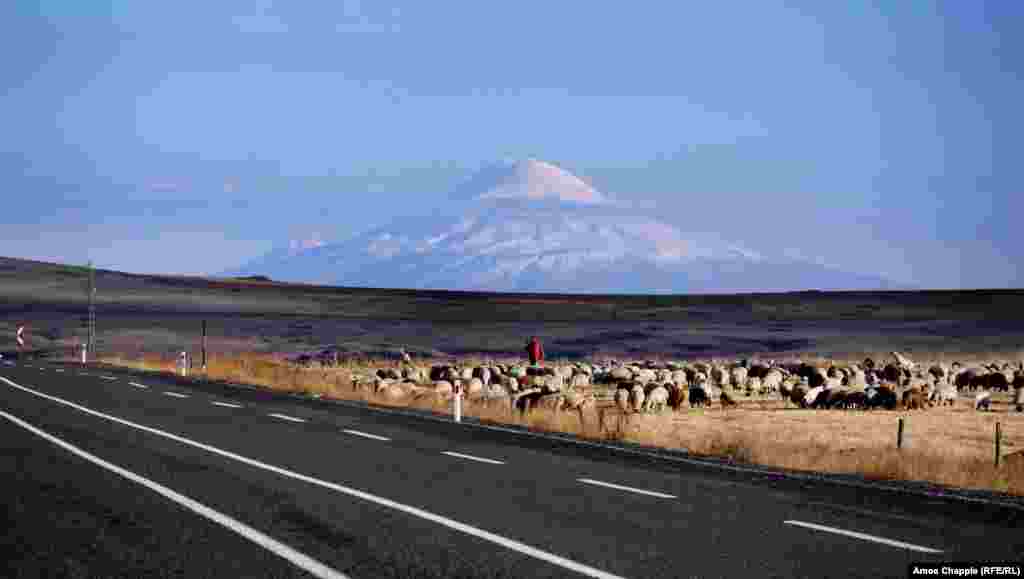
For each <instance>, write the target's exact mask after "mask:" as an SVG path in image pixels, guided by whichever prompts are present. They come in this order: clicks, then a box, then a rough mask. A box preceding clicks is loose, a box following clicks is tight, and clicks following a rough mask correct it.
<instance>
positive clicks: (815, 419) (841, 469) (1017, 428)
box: [102, 354, 1024, 495]
mask: <svg viewBox="0 0 1024 579" xmlns="http://www.w3.org/2000/svg"><path fill="white" fill-rule="evenodd" d="M102 362H104V363H107V364H111V365H115V366H120V367H129V368H135V369H140V370H147V371H159V372H167V373H173V372H174V363H175V361H174V359H173V358H172V357H169V356H165V357H161V356H154V355H149V356H144V357H139V358H126V357H118V356H111V357H107V358H104V359H103V360H102ZM467 362H468V361H467ZM387 365H392V366H393V365H394V364H389V363H386V362H379V361H378V362H371V361H366V360H349V361H347V362H343V363H342V365H341V366H340V367H336V368H316V369H313V368H301V367H297V366H295V365H292V364H288V363H286V362H285V361H283V360H282V359H281V358H280V357H274V356H270V355H265V354H243V355H233V356H225V357H219V358H216V359H213V360H211V363H210V364H209V366H208V372H207V378H209V379H211V380H224V381H229V382H239V383H247V384H255V385H261V386H264V387H267V388H270V389H273V390H276V391H283V392H291V393H304V394H310V395H318V396H322V397H327V398H335V399H341V400H360V401H365V402H370V403H373V404H378V405H383V406H392V407H412V408H419V409H423V410H431V411H435V412H441V413H450V412H451V402H449V401H445V400H437V399H433V398H424V399H420V400H412V399H399V400H393V399H386V398H383V397H381V396H377V395H374V394H373V393H371V392H368V391H366V390H356V389H354V388H353V386H352V376H353V374H354V373H362V374H365V373H367V371H368V370H371V369H376V368H379V367H383V366H387ZM739 400H740V405H739V407H737V408H730V409H722V408H721V407H718V406H717V405H714V406H712V407H711V408H708V409H701V408H697V409H686V410H682V411H679V412H671V411H670V412H666V413H663V414H660V415H648V414H632V415H622V414H621V413H620V412H619V411H618V410H617V409H616V408H615V407H614V406H613V405H611V404H609V403H600V404H599V405H598V407H597V408H596V409H595V411H594V412H592V413H589V414H585V415H584V417H583V422H582V423H581V421H580V416H579V415H578V414H577V413H573V412H562V413H553V412H550V411H545V410H539V409H538V410H534V411H532V412H531V413H530V414H529V415H527V416H525V417H524V416H521V415H520V414H519V413H515V412H512V411H511V408H510V407H508V406H506V405H505V404H501V405H497V406H496V405H495V404H494V403H478V402H474V401H472V400H467V401H465V403H464V410H463V412H464V414H465V415H466V416H472V417H475V418H479V419H481V420H486V421H490V422H494V423H499V424H515V425H520V426H526V427H529V428H532V429H537V430H542V431H550V432H562V433H569V434H574V435H578V436H582V437H585V438H589V439H592V440H617V441H628V442H635V443H640V444H646V445H651V446H657V447H663V448H672V449H685V450H687V451H688V452H690V453H693V454H697V455H705V456H713V457H725V458H729V459H731V460H734V461H737V462H743V463H750V464H759V465H765V466H773V467H781V468H785V469H792V470H800V471H813V472H829V473H845V474H855V475H861V476H864V477H866V478H868V479H874V480H909V481H924V482H931V483H938V484H941V485H946V486H951V487H959V488H968V489H979V490H990V491H999V492H1010V493H1013V494H1019V495H1024V480H1020V479H1019V477H1016V476H1010V473H1009V472H1008V470H1007V467H1006V465H1005V461H1003V462H1004V464H1002V465H1001V466H1000V467H999V468H997V467H996V466H995V424H996V422H999V423H1000V427H1001V454H1002V455H1003V456H1005V455H1007V454H1010V453H1013V452H1017V451H1020V450H1024V414H1021V413H1017V412H1010V410H1011V409H1010V407H1009V404H1008V403H1007V402H1008V395H1005V394H1004V395H997V396H996V403H995V404H994V405H993V409H994V411H993V412H977V411H975V410H974V409H973V408H972V407H971V403H970V401H968V400H966V399H965V400H961V401H960V402H959V406H956V407H953V408H937V407H936V408H931V409H928V410H919V411H911V412H905V411H884V410H875V411H850V410H802V409H797V408H794V407H792V406H791V405H788V404H785V403H783V402H782V401H781V400H780V399H779V398H778V397H774V396H768V397H762V398H756V397H755V398H749V399H748V398H744V397H740V398H739ZM900 417H902V418H903V419H904V432H903V440H902V447H901V448H899V449H898V448H897V447H896V438H897V424H898V419H899V418H900Z"/></svg>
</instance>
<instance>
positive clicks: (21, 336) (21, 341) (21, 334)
mask: <svg viewBox="0 0 1024 579" xmlns="http://www.w3.org/2000/svg"><path fill="white" fill-rule="evenodd" d="M15 336H16V337H17V339H18V360H21V352H22V350H23V349H24V348H25V324H18V331H17V333H16V334H15Z"/></svg>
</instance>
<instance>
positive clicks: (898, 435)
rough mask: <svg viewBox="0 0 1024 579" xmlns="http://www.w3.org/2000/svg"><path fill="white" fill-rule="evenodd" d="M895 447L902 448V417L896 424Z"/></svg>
mask: <svg viewBox="0 0 1024 579" xmlns="http://www.w3.org/2000/svg"><path fill="white" fill-rule="evenodd" d="M896 448H903V417H902V416H901V417H900V419H899V423H898V426H897V427H896Z"/></svg>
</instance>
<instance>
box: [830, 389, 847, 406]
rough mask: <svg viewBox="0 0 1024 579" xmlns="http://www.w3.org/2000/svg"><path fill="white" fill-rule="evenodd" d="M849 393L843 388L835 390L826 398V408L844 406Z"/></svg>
mask: <svg viewBox="0 0 1024 579" xmlns="http://www.w3.org/2000/svg"><path fill="white" fill-rule="evenodd" d="M848 398H849V393H848V392H846V391H845V390H835V391H833V392H832V393H831V395H830V396H829V399H828V408H839V409H843V408H846V405H847V400H848Z"/></svg>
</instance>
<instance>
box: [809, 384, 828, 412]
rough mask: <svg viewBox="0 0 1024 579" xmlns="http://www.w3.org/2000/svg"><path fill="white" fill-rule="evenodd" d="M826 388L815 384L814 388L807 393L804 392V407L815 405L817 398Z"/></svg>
mask: <svg viewBox="0 0 1024 579" xmlns="http://www.w3.org/2000/svg"><path fill="white" fill-rule="evenodd" d="M824 389H825V387H824V386H815V387H814V388H811V389H810V390H808V391H807V394H804V407H810V406H812V405H814V402H815V400H817V399H818V396H819V395H820V394H821V391H822V390H824Z"/></svg>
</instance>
